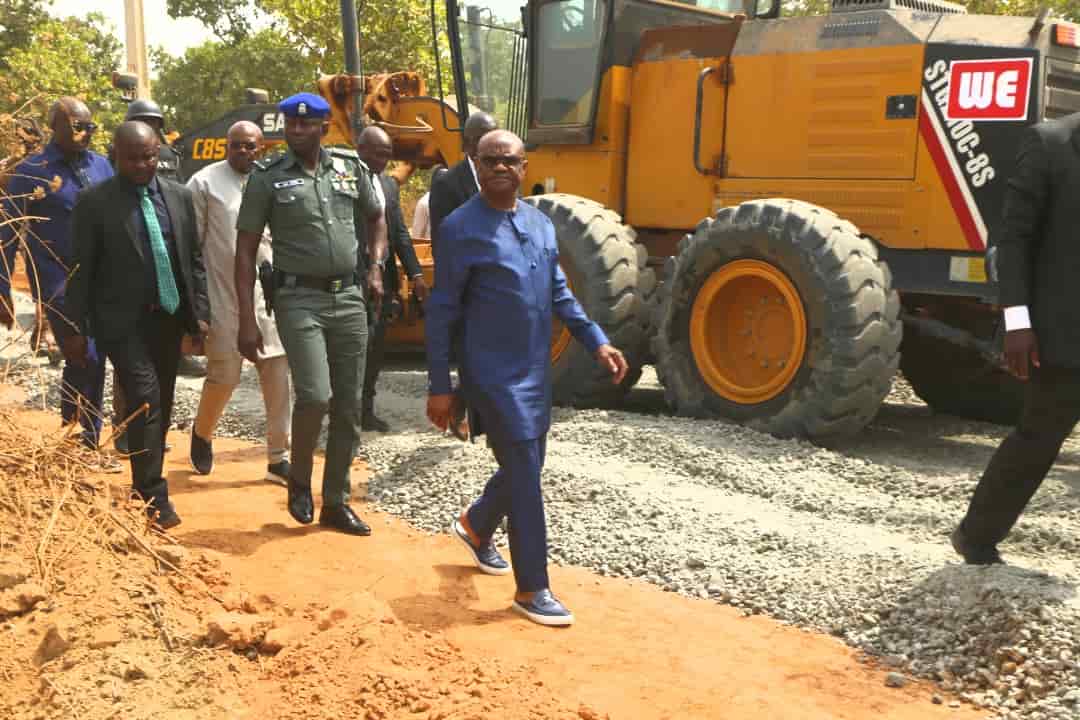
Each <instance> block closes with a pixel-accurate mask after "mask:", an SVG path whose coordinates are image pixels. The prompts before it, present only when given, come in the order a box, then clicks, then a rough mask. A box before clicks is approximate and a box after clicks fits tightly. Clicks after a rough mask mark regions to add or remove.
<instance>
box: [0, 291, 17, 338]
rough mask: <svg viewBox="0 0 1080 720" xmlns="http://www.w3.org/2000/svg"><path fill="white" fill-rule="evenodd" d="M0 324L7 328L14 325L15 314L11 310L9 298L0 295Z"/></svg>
mask: <svg viewBox="0 0 1080 720" xmlns="http://www.w3.org/2000/svg"><path fill="white" fill-rule="evenodd" d="M0 325H3V326H4V327H6V328H7V329H8V330H10V329H11V328H13V327H14V326H15V314H14V313H13V312H12V307H11V298H9V297H6V298H5V297H0Z"/></svg>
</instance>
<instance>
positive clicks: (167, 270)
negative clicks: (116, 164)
mask: <svg viewBox="0 0 1080 720" xmlns="http://www.w3.org/2000/svg"><path fill="white" fill-rule="evenodd" d="M139 198H140V201H141V204H142V214H143V219H144V220H146V231H147V232H148V233H150V250H151V251H152V252H153V253H154V272H155V273H156V274H157V288H158V302H160V303H161V307H162V308H163V309H164V310H165V312H167V313H169V314H170V315H172V314H173V313H174V312H176V308H178V307H180V293H179V292H177V290H176V279H175V278H174V277H173V271H172V263H170V262H169V249H168V248H166V247H165V238H164V237H162V235H161V226H160V225H158V219H157V212H156V211H155V210H154V203H153V202H152V201H151V200H150V195H149V194H147V192H146V186H139Z"/></svg>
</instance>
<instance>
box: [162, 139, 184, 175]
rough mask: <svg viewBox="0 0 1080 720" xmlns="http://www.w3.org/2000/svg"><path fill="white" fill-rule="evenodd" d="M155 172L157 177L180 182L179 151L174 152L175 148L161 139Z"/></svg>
mask: <svg viewBox="0 0 1080 720" xmlns="http://www.w3.org/2000/svg"><path fill="white" fill-rule="evenodd" d="M157 174H158V176H159V177H164V178H168V179H170V180H175V181H176V182H182V181H181V179H180V153H178V152H176V150H175V148H173V146H172V145H170V144H169V143H167V142H165V141H164V140H162V141H161V146H160V147H159V148H158V169H157Z"/></svg>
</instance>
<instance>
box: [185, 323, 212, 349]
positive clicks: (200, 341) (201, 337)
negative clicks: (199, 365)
mask: <svg viewBox="0 0 1080 720" xmlns="http://www.w3.org/2000/svg"><path fill="white" fill-rule="evenodd" d="M198 323H199V333H198V334H197V335H191V336H190V337H189V343H188V346H189V347H188V350H187V351H186V354H187V355H205V354H206V338H207V337H209V335H210V325H208V324H207V322H206V321H205V320H199V321H198Z"/></svg>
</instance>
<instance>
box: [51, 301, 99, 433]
mask: <svg viewBox="0 0 1080 720" xmlns="http://www.w3.org/2000/svg"><path fill="white" fill-rule="evenodd" d="M45 315H46V317H47V318H48V320H49V326H50V327H51V328H52V331H53V337H55V338H56V341H57V342H58V343H62V342H63V340H64V338H65V337H67V336H69V335H71V333H72V332H73V330H72V327H71V324H70V323H69V322H68V321H67V320H65V319H64V318H63V317H61V316H60V315H59V314H58V313H57V312H56V311H55V310H53V309H52V308H46V310H45ZM86 350H87V360H86V367H81V368H80V367H75V366H74V365H71V364H69V363H67V362H65V363H64V373H63V387H62V388H61V390H60V395H61V399H60V417H61V419H62V420H63V423H64V424H65V425H68V424H71V423H73V422H76V421H78V422H79V424H81V425H82V429H83V432H82V441H83V443H84V444H85V445H86V446H87V447H91V448H96V447H97V445H98V439H99V438H100V437H101V404H102V402H103V401H104V399H105V353H103V352H99V351H98V348H97V345H96V344H95V343H94V340H93V339H92V338H88V339H87V343H86Z"/></svg>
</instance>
